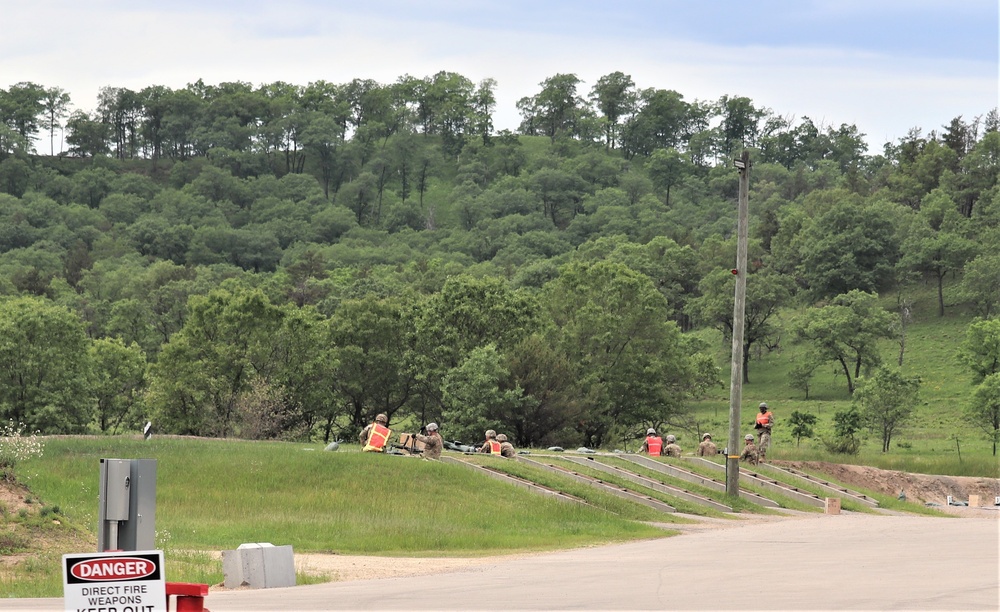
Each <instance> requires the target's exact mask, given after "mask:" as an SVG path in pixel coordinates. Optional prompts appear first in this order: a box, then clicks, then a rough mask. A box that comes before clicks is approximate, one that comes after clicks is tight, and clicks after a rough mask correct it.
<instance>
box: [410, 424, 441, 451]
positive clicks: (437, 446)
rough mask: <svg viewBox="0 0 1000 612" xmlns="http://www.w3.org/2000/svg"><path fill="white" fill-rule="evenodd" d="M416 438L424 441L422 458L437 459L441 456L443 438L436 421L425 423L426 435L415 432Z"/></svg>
mask: <svg viewBox="0 0 1000 612" xmlns="http://www.w3.org/2000/svg"><path fill="white" fill-rule="evenodd" d="M415 437H416V438H417V440H420V441H421V442H423V443H424V452H423V453H422V454H423V457H424V459H439V458H440V457H441V449H442V448H444V440H442V439H441V434H439V433H438V426H437V423H428V424H427V435H426V436H424V435H421V434H416V436H415Z"/></svg>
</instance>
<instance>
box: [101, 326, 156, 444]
mask: <svg viewBox="0 0 1000 612" xmlns="http://www.w3.org/2000/svg"><path fill="white" fill-rule="evenodd" d="M90 356H91V361H92V362H93V368H94V393H95V395H96V396H97V411H96V419H97V427H98V429H99V430H100V431H101V432H102V433H112V434H117V433H121V432H122V430H123V429H124V430H125V431H136V430H137V429H138V428H139V426H140V425H141V424H142V417H143V416H144V415H142V414H140V413H139V409H140V407H141V402H140V399H141V397H142V392H143V391H144V387H145V380H146V356H145V354H144V353H143V351H142V349H141V348H139V346H138V345H137V344H135V343H132V344H129V345H126V344H125V343H124V342H123V341H122V340H121V339H120V338H98V339H96V340H94V341H93V344H91V346H90Z"/></svg>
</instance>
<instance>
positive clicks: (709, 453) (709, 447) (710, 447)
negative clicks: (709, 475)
mask: <svg viewBox="0 0 1000 612" xmlns="http://www.w3.org/2000/svg"><path fill="white" fill-rule="evenodd" d="M717 454H719V448H718V447H717V446H715V442H712V434H710V433H707V434H705V435H703V436H702V437H701V444H699V445H698V456H699V457H714V456H716V455H717Z"/></svg>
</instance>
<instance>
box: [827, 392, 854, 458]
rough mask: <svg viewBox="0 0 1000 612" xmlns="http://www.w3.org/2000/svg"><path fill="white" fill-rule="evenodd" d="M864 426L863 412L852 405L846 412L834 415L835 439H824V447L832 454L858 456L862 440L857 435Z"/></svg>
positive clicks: (840, 411)
mask: <svg viewBox="0 0 1000 612" xmlns="http://www.w3.org/2000/svg"><path fill="white" fill-rule="evenodd" d="M862 426H863V422H862V418H861V412H859V411H858V407H857V406H855V405H854V404H852V405H851V406H850V407H849V408H847V409H846V410H839V411H837V412H836V413H835V414H834V415H833V436H834V437H833V439H830V440H828V439H824V440H823V445H824V446H825V447H826V449H827V450H829V451H830V452H832V453H839V454H847V455H856V454H857V453H858V451H859V450H861V440H860V439H859V438H858V436H857V433H858V432H859V431H861V427H862Z"/></svg>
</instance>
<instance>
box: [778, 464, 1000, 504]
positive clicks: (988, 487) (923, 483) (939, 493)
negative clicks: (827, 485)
mask: <svg viewBox="0 0 1000 612" xmlns="http://www.w3.org/2000/svg"><path fill="white" fill-rule="evenodd" d="M773 463H774V465H776V466H778V467H783V466H784V467H790V468H794V469H797V470H802V471H805V472H810V473H813V474H825V475H826V476H828V477H829V478H830V479H831V480H834V481H836V482H839V483H842V484H844V485H845V486H847V487H858V488H862V489H867V490H869V491H875V492H876V493H882V494H884V495H896V496H898V495H899V494H900V493H905V494H906V499H907V500H908V501H912V502H919V503H925V504H927V503H932V504H942V505H943V504H947V503H948V496H949V495H950V496H951V497H952V499H953V500H954V501H961V502H967V501H968V500H969V496H970V495H978V496H979V499H980V504H982V505H988V506H990V505H993V501H994V499H995V498H996V497H997V496H1000V479H998V478H979V477H972V476H934V475H929V474H911V473H909V472H899V471H895V470H881V469H878V468H873V467H868V466H864V465H847V464H841V463H827V462H825V461H775V462H773Z"/></svg>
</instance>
